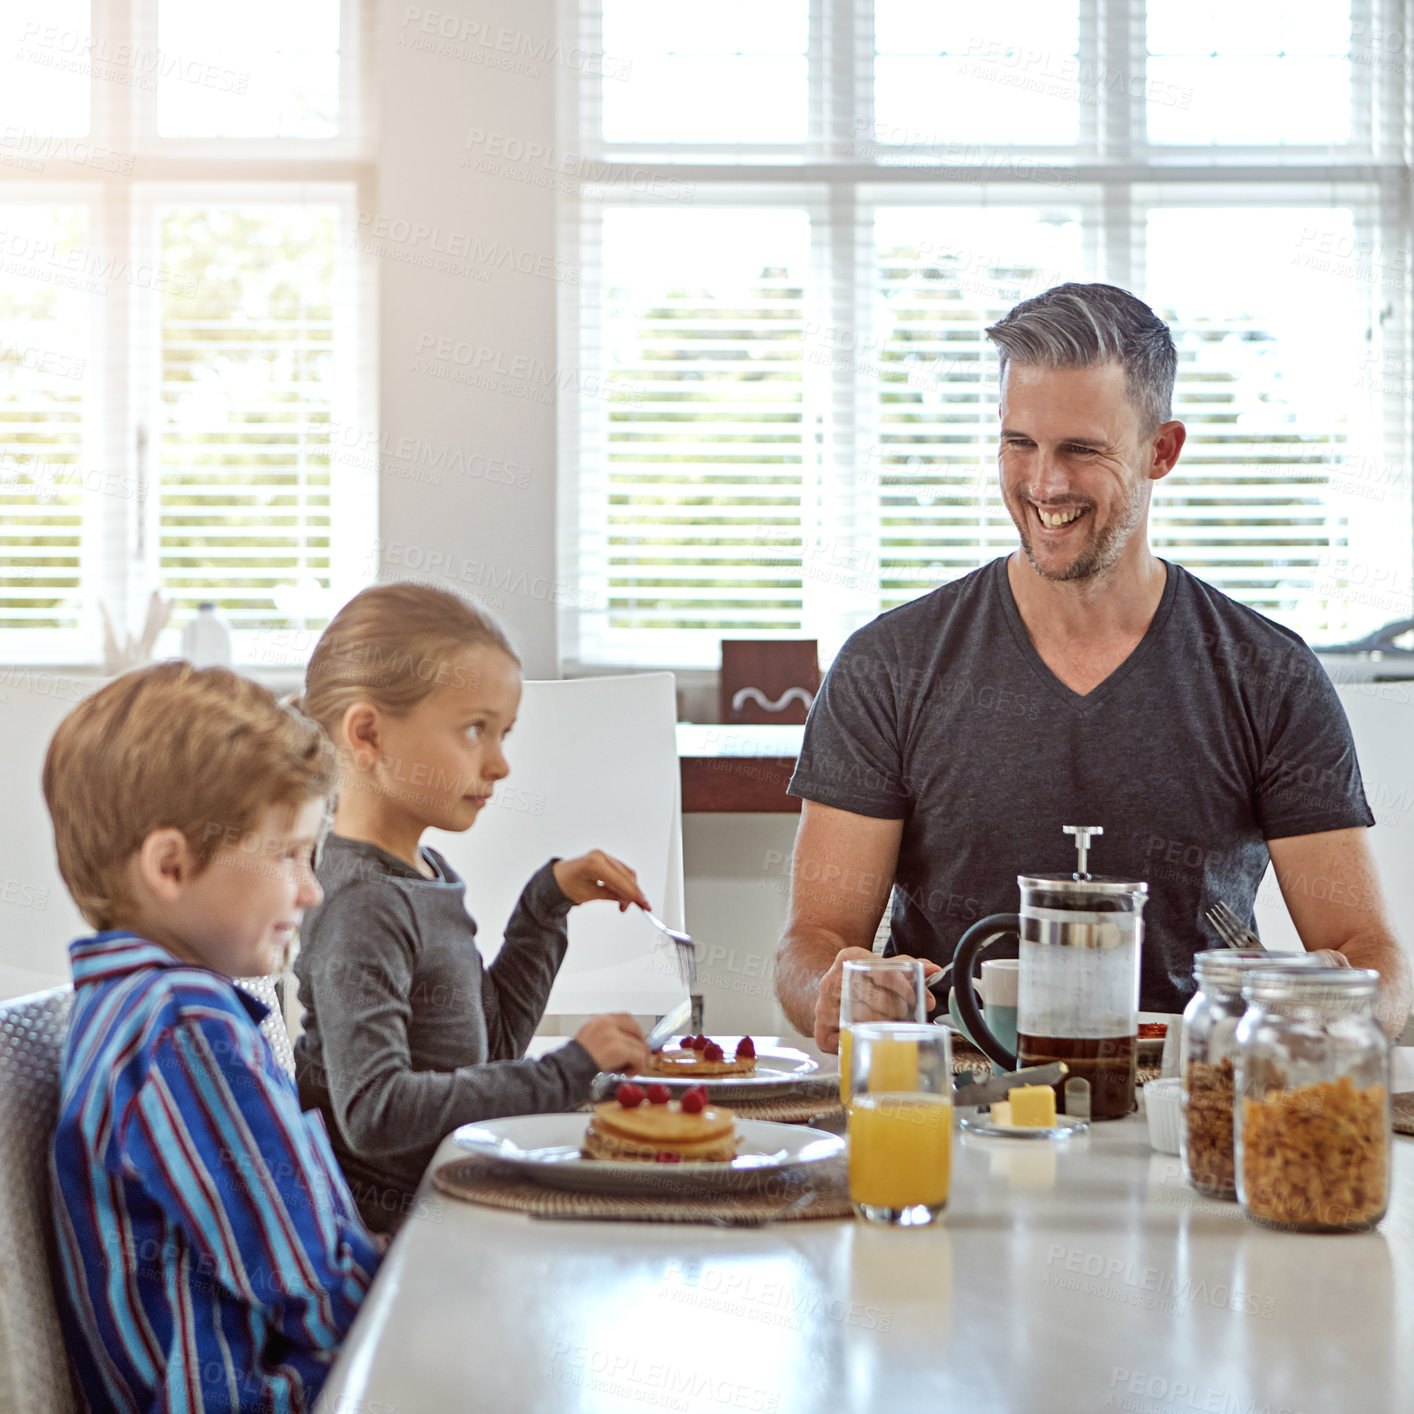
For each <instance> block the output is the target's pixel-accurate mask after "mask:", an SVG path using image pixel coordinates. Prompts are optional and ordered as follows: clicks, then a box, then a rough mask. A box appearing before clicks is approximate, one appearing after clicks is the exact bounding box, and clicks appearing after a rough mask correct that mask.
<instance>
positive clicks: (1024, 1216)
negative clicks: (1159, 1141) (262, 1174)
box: [318, 1111, 1414, 1414]
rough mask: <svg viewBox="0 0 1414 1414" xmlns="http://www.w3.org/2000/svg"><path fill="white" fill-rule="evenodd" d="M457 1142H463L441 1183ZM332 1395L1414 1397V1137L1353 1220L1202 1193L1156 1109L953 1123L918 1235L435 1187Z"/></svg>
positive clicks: (1173, 1405) (1161, 1408) (1341, 1403)
mask: <svg viewBox="0 0 1414 1414" xmlns="http://www.w3.org/2000/svg"><path fill="white" fill-rule="evenodd" d="M974 1113H975V1111H974ZM464 1153H465V1151H464V1150H463V1149H462V1148H461V1146H459V1145H458V1143H457V1141H456V1140H455V1138H454V1137H451V1136H449V1137H448V1138H447V1139H446V1140H445V1141H444V1142H443V1144H442V1145H441V1147H440V1148H439V1150H438V1153H437V1154H436V1156H435V1157H434V1159H433V1161H432V1165H431V1166H430V1167H429V1171H428V1172H429V1175H430V1174H431V1172H432V1170H433V1169H435V1168H436V1167H437V1166H438V1165H440V1164H443V1163H446V1162H448V1161H450V1160H452V1159H454V1158H458V1157H461V1156H463V1155H464ZM318 1408H319V1410H320V1411H322V1414H453V1411H455V1412H456V1414H464V1412H465V1414H476V1412H477V1411H486V1414H566V1412H567V1411H585V1412H586V1414H609V1411H614V1412H615V1414H617V1412H618V1411H625V1414H627V1411H650V1410H675V1411H684V1412H685V1414H687V1412H689V1411H690V1414H698V1411H702V1414H708V1411H713V1412H714V1414H715V1411H722V1412H723V1414H725V1412H726V1411H756V1412H757V1414H825V1412H826V1411H828V1412H829V1414H839V1412H840V1411H850V1412H851V1414H854V1411H857V1414H874V1411H883V1414H900V1412H901V1411H910V1410H919V1411H924V1410H926V1411H930V1414H937V1411H942V1410H963V1411H998V1414H1000V1412H1001V1411H1016V1414H1068V1412H1069V1411H1077V1414H1079V1411H1087V1414H1088V1411H1093V1410H1117V1411H1129V1414H1189V1412H1190V1411H1208V1414H1382V1412H1383V1411H1395V1410H1401V1411H1403V1410H1409V1409H1414V1141H1411V1140H1410V1139H1407V1138H1403V1137H1400V1136H1396V1138H1395V1141H1394V1154H1393V1166H1392V1173H1391V1201H1390V1208H1389V1212H1388V1214H1387V1216H1386V1217H1385V1219H1384V1220H1383V1222H1382V1223H1381V1224H1380V1225H1379V1226H1378V1228H1377V1229H1375V1230H1374V1231H1371V1232H1367V1233H1359V1234H1348V1233H1341V1234H1323V1235H1315V1234H1303V1233H1293V1232H1286V1231H1278V1230H1274V1229H1271V1228H1267V1227H1263V1226H1260V1225H1258V1224H1256V1223H1254V1222H1252V1221H1250V1220H1248V1219H1246V1218H1245V1217H1244V1216H1243V1214H1242V1211H1241V1209H1240V1207H1239V1206H1238V1204H1237V1203H1235V1202H1223V1201H1219V1200H1215V1199H1210V1198H1205V1197H1203V1196H1201V1195H1199V1194H1198V1193H1196V1192H1195V1191H1194V1190H1192V1189H1191V1188H1189V1187H1188V1185H1187V1184H1186V1183H1185V1181H1184V1177H1183V1171H1182V1167H1181V1164H1180V1161H1179V1159H1178V1158H1177V1157H1176V1156H1173V1155H1170V1154H1166V1153H1159V1152H1155V1151H1154V1150H1152V1149H1151V1147H1150V1144H1149V1137H1148V1131H1147V1128H1146V1123H1145V1119H1144V1117H1143V1115H1142V1114H1134V1115H1131V1116H1129V1117H1128V1118H1125V1119H1121V1120H1115V1121H1110V1122H1107V1123H1094V1124H1091V1126H1090V1127H1089V1129H1088V1131H1086V1132H1084V1133H1082V1134H1076V1135H1073V1136H1072V1137H1070V1138H1068V1139H1064V1140H1049V1139H1019V1138H990V1137H985V1136H982V1135H978V1134H974V1133H971V1132H969V1131H967V1130H964V1129H962V1128H958V1129H957V1131H956V1132H955V1134H954V1145H953V1171H952V1184H951V1192H950V1196H949V1199H948V1203H947V1207H946V1210H945V1212H944V1213H943V1215H942V1216H941V1218H940V1219H939V1220H938V1221H937V1222H935V1223H934V1224H932V1225H930V1226H924V1227H911V1228H887V1227H879V1226H875V1225H872V1224H869V1223H866V1222H864V1221H862V1220H859V1219H855V1218H836V1219H828V1220H820V1219H809V1220H795V1221H777V1222H769V1223H766V1224H765V1225H763V1226H758V1227H736V1226H717V1225H713V1224H710V1223H695V1224H694V1223H666V1222H625V1221H612V1222H609V1221H594V1220H583V1219H551V1220H544V1219H540V1218H533V1217H530V1216H527V1215H526V1214H524V1213H519V1212H507V1211H501V1210H498V1209H494V1208H491V1207H485V1206H480V1205H478V1204H476V1203H472V1202H466V1201H462V1200H460V1199H457V1198H453V1197H449V1196H445V1195H444V1194H443V1193H441V1192H440V1191H438V1190H437V1189H436V1187H435V1186H434V1185H433V1184H432V1183H431V1182H430V1179H425V1180H424V1183H423V1186H422V1188H421V1189H420V1191H419V1193H418V1197H417V1202H416V1204H415V1206H414V1208H413V1211H412V1214H411V1216H410V1217H409V1219H408V1221H407V1222H406V1223H405V1224H404V1225H403V1227H402V1228H401V1230H400V1231H399V1233H398V1235H397V1237H396V1238H395V1240H394V1241H393V1243H392V1246H391V1248H390V1250H389V1252H388V1254H387V1256H386V1258H385V1259H384V1263H383V1266H382V1269H381V1271H380V1272H379V1274H378V1276H377V1278H376V1280H375V1281H374V1283H373V1286H372V1288H371V1290H370V1292H369V1294H368V1296H367V1298H366V1300H365V1303H364V1306H363V1309H362V1311H361V1312H360V1314H359V1316H358V1318H357V1320H356V1321H355V1323H354V1326H353V1329H352V1331H351V1332H350V1334H349V1336H348V1338H347V1341H346V1343H345V1346H344V1349H343V1351H342V1353H341V1355H340V1357H339V1359H338V1362H337V1364H336V1366H335V1368H334V1370H333V1372H332V1373H331V1375H330V1378H329V1381H328V1383H327V1385H326V1387H325V1391H324V1393H323V1396H322V1398H321V1400H320V1403H319V1406H318Z"/></svg>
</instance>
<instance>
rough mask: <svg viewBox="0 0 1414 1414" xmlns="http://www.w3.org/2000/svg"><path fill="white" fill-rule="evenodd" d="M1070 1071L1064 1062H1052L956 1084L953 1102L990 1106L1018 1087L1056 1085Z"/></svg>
mask: <svg viewBox="0 0 1414 1414" xmlns="http://www.w3.org/2000/svg"><path fill="white" fill-rule="evenodd" d="M1068 1069H1069V1067H1068V1066H1067V1065H1066V1063H1065V1062H1064V1061H1052V1062H1051V1063H1050V1065H1029V1066H1027V1067H1026V1068H1025V1069H1024V1070H1012V1071H1008V1072H1007V1074H1005V1075H994V1076H993V1077H992V1078H991V1079H990V1080H974V1081H973V1082H972V1083H971V1084H970V1085H956V1084H955V1085H954V1086H953V1087H952V1101H953V1104H955V1105H967V1106H971V1105H977V1106H979V1107H980V1106H982V1105H990V1104H991V1103H992V1102H993V1101H994V1100H1005V1099H1006V1097H1007V1091H1008V1090H1014V1089H1016V1087H1017V1086H1018V1085H1054V1084H1055V1083H1056V1082H1057V1081H1058V1080H1059V1079H1060V1078H1061V1077H1062V1076H1063V1075H1065V1074H1066V1073H1067V1071H1068Z"/></svg>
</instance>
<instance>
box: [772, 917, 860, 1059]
mask: <svg viewBox="0 0 1414 1414" xmlns="http://www.w3.org/2000/svg"><path fill="white" fill-rule="evenodd" d="M847 946H848V944H847V943H846V942H845V940H844V939H843V938H840V937H838V936H837V935H836V934H834V933H831V932H830V931H829V930H828V929H825V928H812V927H807V926H805V925H802V924H797V925H796V926H795V927H793V928H787V929H786V932H785V935H784V936H783V937H782V938H781V941H780V946H779V947H778V948H777V949H776V996H777V997H778V998H779V999H780V1003H781V1009H782V1010H783V1011H784V1012H785V1014H786V1016H787V1018H788V1019H789V1021H790V1024H791V1025H792V1026H794V1027H795V1029H796V1030H797V1031H799V1032H800V1033H801V1035H802V1036H813V1035H814V1034H815V1003H816V1001H817V999H818V998H819V995H820V979H821V978H822V977H823V976H824V975H825V974H826V973H827V972H828V971H829V970H830V968H831V966H832V965H833V963H834V960H835V958H836V957H838V956H839V952H840V949H841V948H843V947H847Z"/></svg>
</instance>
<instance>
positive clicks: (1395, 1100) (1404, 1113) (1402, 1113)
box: [1389, 1090, 1414, 1134]
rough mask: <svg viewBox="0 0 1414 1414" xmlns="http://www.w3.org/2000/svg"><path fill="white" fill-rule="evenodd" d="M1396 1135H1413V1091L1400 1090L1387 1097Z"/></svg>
mask: <svg viewBox="0 0 1414 1414" xmlns="http://www.w3.org/2000/svg"><path fill="white" fill-rule="evenodd" d="M1389 1106H1390V1109H1391V1110H1392V1111H1393V1112H1394V1128H1395V1132H1396V1133H1398V1134H1414V1090H1401V1091H1399V1092H1397V1093H1396V1094H1393V1095H1391V1096H1390V1097H1389Z"/></svg>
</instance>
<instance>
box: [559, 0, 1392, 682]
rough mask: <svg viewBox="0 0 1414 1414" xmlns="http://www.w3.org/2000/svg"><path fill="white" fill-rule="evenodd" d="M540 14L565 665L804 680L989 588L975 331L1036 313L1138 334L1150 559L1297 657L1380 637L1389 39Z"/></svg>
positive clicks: (1387, 400) (930, 9) (920, 1)
mask: <svg viewBox="0 0 1414 1414" xmlns="http://www.w3.org/2000/svg"><path fill="white" fill-rule="evenodd" d="M567 4H568V0H567ZM570 8H571V9H573V11H574V15H575V21H574V22H575V23H576V24H577V26H578V30H577V33H576V42H577V43H579V44H580V45H581V46H583V47H584V48H585V49H587V50H602V51H603V52H604V53H605V54H606V55H612V56H613V58H614V62H613V63H612V64H611V63H610V62H609V61H608V59H607V58H606V61H605V63H604V65H603V73H602V74H594V75H582V76H579V78H578V84H579V87H578V90H577V92H576V93H575V94H574V95H573V101H572V102H570V103H567V104H566V105H564V108H563V112H564V114H565V115H566V116H565V121H566V124H567V127H566V131H565V132H564V134H563V140H564V142H565V143H566V145H567V147H568V148H569V150H572V151H575V152H577V153H580V154H583V155H584V156H583V160H582V162H581V164H580V170H581V171H582V173H583V180H582V182H581V184H580V186H579V187H578V190H577V193H574V194H572V196H571V199H570V200H569V201H568V203H567V210H566V227H565V241H566V243H567V245H568V246H569V247H570V248H571V249H570V252H569V254H570V256H571V258H572V259H574V260H575V261H576V262H577V263H578V264H579V265H580V266H581V267H582V270H583V272H584V273H583V278H582V280H581V282H580V284H579V286H578V287H577V288H576V289H574V290H571V291H567V293H566V295H565V303H564V305H563V308H562V313H563V326H564V342H565V348H566V355H567V357H568V358H569V359H570V360H577V361H578V365H579V366H580V367H581V368H582V370H583V373H584V378H583V387H584V389H585V390H586V391H587V392H592V394H593V395H592V396H589V395H586V396H582V397H580V398H578V399H577V400H571V399H564V400H563V401H562V405H561V412H560V416H561V427H560V434H561V436H560V444H561V449H562V450H561V456H562V465H563V467H564V474H563V476H562V499H561V505H562V518H561V558H562V572H563V574H564V576H565V577H566V578H567V579H568V580H570V581H571V582H575V583H578V584H579V585H580V587H581V590H582V593H581V594H579V595H578V596H576V597H575V601H574V602H573V603H569V604H566V605H565V606H564V607H563V610H562V613H563V618H562V625H561V628H562V641H563V644H564V648H565V653H566V657H567V659H568V660H569V661H570V662H571V663H578V664H583V665H586V666H588V665H595V664H624V665H648V664H667V665H670V666H681V667H692V666H698V667H707V666H712V665H715V663H716V662H717V659H718V652H719V650H718V646H717V644H718V640H719V639H720V638H722V637H723V636H748V637H770V636H771V635H773V634H779V635H782V636H789V637H796V636H801V635H805V636H811V637H817V638H819V639H820V640H821V643H822V653H823V654H825V655H826V656H827V657H828V656H830V655H832V654H833V651H834V650H835V649H836V648H837V647H838V645H839V643H840V642H842V640H843V639H844V637H845V636H847V634H848V633H849V632H851V631H852V630H853V629H854V628H856V627H857V626H859V625H860V624H862V623H864V622H866V621H867V620H868V619H869V618H871V617H872V616H873V615H875V614H877V613H879V612H880V611H882V610H884V609H888V608H890V607H893V606H894V605H897V604H900V603H903V602H905V601H906V600H908V599H911V598H914V597H916V596H918V595H919V594H922V593H926V592H927V591H928V590H930V589H931V588H933V587H934V586H935V585H937V584H939V583H942V582H945V581H946V580H948V579H951V578H954V577H956V576H958V575H961V574H965V573H968V572H969V571H971V570H972V569H974V568H976V567H977V566H978V565H980V564H982V563H983V562H985V561H986V560H988V559H990V558H993V557H995V556H996V555H999V554H1002V553H1005V552H1007V551H1008V550H1010V549H1011V548H1012V547H1013V546H1014V545H1015V543H1016V537H1015V531H1014V528H1013V527H1012V525H1011V521H1010V519H1009V517H1008V516H1007V514H1006V511H1005V508H1004V507H1003V506H1002V505H1001V503H1000V500H999V497H998V495H997V491H996V486H995V480H996V464H995V456H996V404H997V382H996V359H995V356H994V353H993V351H992V348H991V346H990V344H989V343H988V341H987V339H986V338H985V335H984V332H983V331H984V330H985V328H986V326H987V325H988V324H989V323H992V322H994V321H995V320H996V319H998V318H999V317H1000V316H1001V315H1003V314H1004V313H1005V312H1006V311H1007V310H1008V309H1009V308H1010V307H1011V306H1012V305H1013V304H1015V303H1016V302H1017V301H1019V300H1021V299H1023V298H1025V297H1027V296H1028V295H1031V294H1036V293H1039V292H1040V291H1041V290H1043V289H1045V288H1047V287H1048V286H1050V285H1053V284H1057V283H1059V282H1061V281H1063V280H1106V281H1109V282H1112V283H1114V284H1118V285H1122V286H1124V287H1126V288H1129V289H1132V290H1134V291H1135V292H1136V293H1137V294H1139V295H1140V296H1141V298H1144V299H1146V300H1147V301H1148V302H1149V303H1150V304H1152V305H1153V306H1154V308H1155V309H1156V310H1158V312H1159V313H1160V314H1161V315H1162V316H1163V317H1164V318H1165V319H1166V320H1168V321H1169V323H1170V325H1171V326H1172V328H1173V332H1174V338H1175V341H1176V343H1177V345H1178V350H1179V360H1180V363H1179V376H1178V385H1177V388H1176V391H1175V404H1176V406H1175V415H1176V416H1178V417H1180V418H1181V419H1182V420H1183V421H1184V422H1185V423H1186V424H1187V426H1188V431H1189V440H1188V444H1187V448H1186V449H1185V452H1184V456H1183V458H1182V460H1181V461H1180V463H1179V466H1178V468H1177V470H1176V471H1175V472H1174V473H1173V474H1172V475H1171V476H1170V477H1169V478H1167V479H1166V480H1165V481H1164V482H1162V483H1160V485H1159V487H1158V488H1157V491H1156V495H1155V499H1154V504H1153V508H1152V512H1151V516H1150V533H1151V539H1152V542H1153V544H1154V546H1155V549H1156V551H1157V553H1159V554H1161V555H1165V556H1167V557H1170V558H1173V559H1175V560H1178V561H1179V562H1181V563H1183V564H1184V565H1186V566H1188V567H1189V568H1191V569H1192V570H1193V571H1194V572H1195V573H1197V574H1199V575H1201V576H1202V577H1204V578H1206V579H1207V580H1209V581H1210V582H1212V583H1214V584H1216V585H1217V586H1218V587H1219V588H1221V589H1223V590H1224V591H1226V592H1227V593H1229V594H1231V595H1233V596H1234V597H1235V598H1237V599H1239V600H1241V601H1243V602H1245V603H1247V604H1249V605H1251V606H1252V607H1254V608H1256V609H1258V610H1259V611H1260V612H1262V613H1264V614H1267V615H1269V616H1270V617H1272V618H1274V619H1277V620H1278V621H1280V622H1282V623H1285V624H1288V625H1290V626H1291V627H1293V628H1295V629H1297V630H1298V631H1299V632H1301V633H1302V634H1304V635H1305V636H1306V637H1307V638H1308V639H1310V640H1311V641H1312V642H1316V643H1320V642H1328V643H1329V642H1334V641H1343V640H1348V639H1350V638H1353V637H1356V636H1358V635H1360V634H1362V633H1365V632H1368V631H1369V630H1370V629H1372V628H1374V627H1377V626H1379V625H1381V624H1383V623H1385V622H1387V621H1389V620H1391V619H1394V618H1396V617H1403V616H1408V615H1409V614H1411V612H1414V606H1411V570H1412V569H1414V565H1411V545H1414V510H1411V500H1410V477H1409V472H1408V465H1409V453H1410V448H1409V446H1408V443H1407V405H1408V402H1409V396H1410V384H1409V369H1410V367H1411V366H1414V363H1411V358H1410V347H1409V338H1410V309H1409V303H1410V268H1409V252H1410V249H1411V244H1414V242H1411V232H1410V229H1409V218H1408V215H1407V195H1406V194H1407V190H1408V176H1409V168H1408V165H1407V160H1408V154H1407V152H1406V150H1405V138H1404V130H1403V127H1402V117H1401V115H1402V114H1403V112H1404V111H1405V104H1406V99H1407V98H1408V97H1410V96H1411V95H1410V93H1409V91H1408V90H1409V89H1410V70H1411V68H1414V64H1411V62H1410V61H1409V59H1408V56H1407V55H1406V53H1405V48H1404V39H1403V26H1402V24H1401V23H1400V22H1399V16H1400V15H1401V14H1402V9H1401V7H1399V6H1398V5H1397V4H1396V3H1395V0H1350V3H1342V0H1334V2H1333V3H1330V4H1322V5H1309V4H1288V3H1281V0H1252V3H1251V4H1250V5H1249V4H1244V5H1243V6H1240V7H1237V9H1234V7H1232V6H1231V5H1225V6H1221V7H1220V6H1218V5H1217V4H1216V3H1215V0H1214V2H1213V3H1206V2H1205V3H1200V4H1196V5H1195V4H1193V3H1191V0H1149V3H1148V4H1147V6H1145V5H1133V6H1101V5H1099V4H1098V0H1005V3H998V4H996V5H993V6H989V7H986V8H985V10H983V11H978V10H977V9H976V7H973V9H971V10H968V9H967V8H966V7H957V6H950V5H938V4H934V3H931V2H930V0H853V3H852V4H851V3H848V2H847V0H840V3H834V4H829V5H826V4H822V3H819V0H815V3H810V0H772V3H769V4H767V5H759V4H758V5H753V6H751V7H747V6H745V5H735V4H728V5H726V6H725V7H720V6H719V7H716V8H714V9H713V11H712V12H711V19H710V22H709V21H708V20H706V19H704V18H703V17H702V16H703V14H705V13H706V12H702V13H699V12H697V11H693V10H692V9H691V7H681V6H661V5H651V4H647V3H645V0H577V3H575V4H574V5H572V6H570ZM1238 10H1240V11H1241V13H1240V14H1239V13H1238ZM665 114H667V115H668V116H666V117H665V116H664V115H665Z"/></svg>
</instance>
